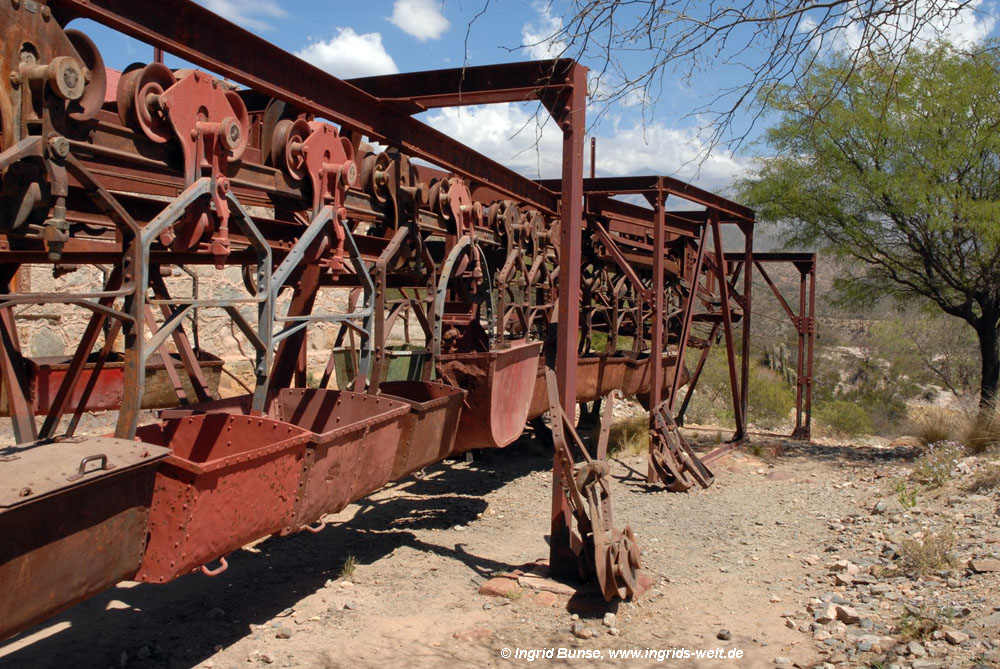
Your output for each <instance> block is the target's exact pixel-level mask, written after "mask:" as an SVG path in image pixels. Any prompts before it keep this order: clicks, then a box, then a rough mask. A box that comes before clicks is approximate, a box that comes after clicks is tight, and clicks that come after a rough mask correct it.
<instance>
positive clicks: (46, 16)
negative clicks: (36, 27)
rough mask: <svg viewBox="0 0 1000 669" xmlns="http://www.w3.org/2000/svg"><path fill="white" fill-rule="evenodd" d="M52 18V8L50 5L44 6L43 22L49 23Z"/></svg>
mask: <svg viewBox="0 0 1000 669" xmlns="http://www.w3.org/2000/svg"><path fill="white" fill-rule="evenodd" d="M51 18H52V8H51V7H49V6H48V5H42V20H43V21H48V20H49V19H51Z"/></svg>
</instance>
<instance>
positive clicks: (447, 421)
mask: <svg viewBox="0 0 1000 669" xmlns="http://www.w3.org/2000/svg"><path fill="white" fill-rule="evenodd" d="M379 392H381V393H382V394H383V395H384V396H387V397H390V398H392V399H398V400H401V401H403V402H406V403H407V404H409V405H410V413H408V414H406V415H405V416H404V417H403V421H402V423H403V430H402V433H401V435H400V439H399V449H398V450H397V451H396V461H395V462H394V463H393V465H392V478H393V480H395V479H399V478H402V477H403V476H406V475H407V474H410V473H412V472H415V471H417V470H418V469H420V468H422V467H426V466H427V465H430V464H433V463H435V462H439V461H441V460H444V459H445V458H446V457H448V456H449V455H451V452H452V450H453V449H454V448H455V434H456V431H457V430H458V423H459V419H460V418H461V416H462V404H463V401H464V400H465V391H464V390H462V389H461V388H456V387H454V386H449V385H445V384H443V383H424V382H420V381H392V382H389V383H383V384H381V385H380V386H379Z"/></svg>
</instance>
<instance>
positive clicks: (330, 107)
mask: <svg viewBox="0 0 1000 669" xmlns="http://www.w3.org/2000/svg"><path fill="white" fill-rule="evenodd" d="M49 6H50V7H52V10H53V12H55V15H56V18H57V19H58V20H59V21H60V22H61V23H66V22H67V21H69V20H70V19H72V18H75V17H80V18H88V19H92V20H94V21H98V22H99V23H103V24H104V25H106V26H108V27H110V28H112V29H114V30H117V31H119V32H121V33H124V34H126V35H129V36H131V37H134V38H136V39H138V40H141V41H143V42H146V43H148V44H151V45H152V46H154V47H158V48H161V49H163V50H164V51H166V52H169V53H172V54H174V55H175V56H178V57H180V58H183V59H185V60H187V61H190V62H191V63H194V64H195V65H197V66H199V67H204V68H206V69H208V70H210V71H212V72H215V73H216V74H220V75H223V76H225V77H228V78H230V79H232V80H233V81H236V82H239V83H241V84H244V85H246V86H249V87H251V88H253V89H255V90H257V91H258V92H261V93H264V94H266V95H270V96H272V97H275V98H279V99H281V100H285V101H286V102H289V103H291V104H292V105H294V106H296V107H298V108H300V109H303V110H305V111H309V112H312V113H314V114H316V115H317V116H320V117H323V118H328V119H330V120H332V121H335V122H337V123H341V124H343V125H344V126H345V127H347V128H349V129H351V130H356V131H358V132H361V133H363V134H365V135H367V136H368V137H369V138H371V139H373V140H376V141H379V142H383V143H386V144H391V145H393V146H397V147H399V148H400V149H402V150H403V151H405V152H407V153H409V154H411V155H413V156H416V157H419V158H423V159H425V160H427V161H429V162H432V163H435V164H437V165H439V166H441V167H443V168H445V169H448V170H452V171H454V172H455V173H457V174H460V175H462V176H465V177H468V178H470V179H472V180H474V181H478V182H481V183H484V184H486V185H488V186H490V187H491V188H494V189H495V190H497V191H498V192H501V193H504V194H505V195H507V196H509V197H512V198H514V199H519V200H523V201H526V202H529V203H531V204H533V205H534V206H536V207H537V208H539V209H542V210H544V211H546V212H548V213H555V212H556V211H557V210H558V203H559V200H558V198H557V197H556V194H555V193H553V192H552V191H551V190H549V189H547V188H545V187H543V186H540V185H539V184H537V183H536V182H534V181H532V180H530V179H527V178H525V177H523V176H521V175H520V174H518V173H516V172H514V171H513V170H510V169H508V168H506V167H504V166H503V165H501V164H500V163H497V162H495V161H493V160H490V159H489V158H486V157H485V156H483V155H481V154H478V153H476V152H475V151H472V150H471V149H469V148H468V147H466V146H464V145H463V144H461V143H459V142H458V141H456V140H454V139H452V138H451V137H449V136H447V135H445V134H444V133H441V132H438V131H437V130H434V129H433V128H431V127H430V126H428V125H425V124H424V123H421V122H419V121H417V120H415V119H412V118H410V117H409V116H408V115H407V114H406V113H404V112H402V111H400V110H399V109H398V108H396V107H395V106H394V105H392V104H386V103H384V102H383V101H381V100H380V99H379V98H377V97H375V96H373V95H371V94H369V93H367V92H365V91H363V90H361V89H359V88H357V87H355V86H352V85H351V84H349V83H347V82H345V81H343V80H341V79H338V78H336V77H334V76H332V75H330V74H328V73H327V72H324V71H323V70H320V69H319V68H317V67H315V66H313V65H310V64H309V63H307V62H305V61H303V60H302V59H300V58H298V57H297V56H294V55H292V54H290V53H288V52H287V51H284V50H282V49H280V48H278V47H276V46H275V45H273V44H271V43H269V42H267V41H265V40H263V39H261V38H260V37H258V36H256V35H254V34H253V33H251V32H249V31H247V30H244V29H243V28H240V27H239V26H236V25H234V24H233V23H230V22H229V21H227V20H225V19H223V18H222V17H220V16H218V15H217V14H214V13H213V12H211V11H209V10H207V9H205V8H204V7H202V6H200V5H197V4H195V3H194V2H191V1H190V0H160V1H159V2H135V1H134V0H50V2H49ZM585 86H586V84H584V87H585Z"/></svg>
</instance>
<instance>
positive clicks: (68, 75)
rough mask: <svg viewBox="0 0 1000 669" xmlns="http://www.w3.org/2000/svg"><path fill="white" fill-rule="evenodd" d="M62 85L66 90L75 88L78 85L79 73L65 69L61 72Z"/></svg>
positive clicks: (71, 69)
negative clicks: (64, 85)
mask: <svg viewBox="0 0 1000 669" xmlns="http://www.w3.org/2000/svg"><path fill="white" fill-rule="evenodd" d="M63 83H64V84H66V87H67V88H76V85H77V84H78V83H80V73H79V72H78V71H77V70H75V69H74V68H72V67H68V68H66V69H65V70H63Z"/></svg>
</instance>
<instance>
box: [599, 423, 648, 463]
mask: <svg viewBox="0 0 1000 669" xmlns="http://www.w3.org/2000/svg"><path fill="white" fill-rule="evenodd" d="M648 449H649V414H639V415H637V416H629V417H628V418H622V419H621V420H618V421H615V423H614V424H613V425H612V426H611V432H610V434H609V436H608V454H609V455H615V454H617V453H624V454H626V455H641V454H643V453H645V452H646V451H647V450H648Z"/></svg>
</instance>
